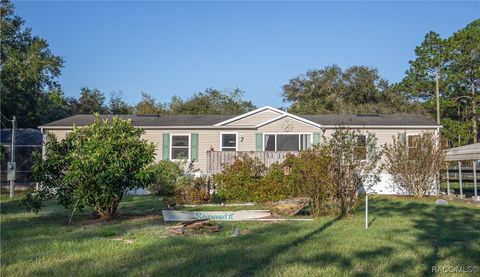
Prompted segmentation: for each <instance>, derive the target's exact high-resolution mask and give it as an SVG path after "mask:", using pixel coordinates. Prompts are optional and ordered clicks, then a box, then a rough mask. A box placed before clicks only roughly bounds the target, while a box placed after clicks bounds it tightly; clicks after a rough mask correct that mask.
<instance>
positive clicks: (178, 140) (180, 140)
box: [172, 136, 188, 146]
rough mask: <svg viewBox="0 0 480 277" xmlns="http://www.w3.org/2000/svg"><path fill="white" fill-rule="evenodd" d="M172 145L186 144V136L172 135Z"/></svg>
mask: <svg viewBox="0 0 480 277" xmlns="http://www.w3.org/2000/svg"><path fill="white" fill-rule="evenodd" d="M172 146H188V136H172Z"/></svg>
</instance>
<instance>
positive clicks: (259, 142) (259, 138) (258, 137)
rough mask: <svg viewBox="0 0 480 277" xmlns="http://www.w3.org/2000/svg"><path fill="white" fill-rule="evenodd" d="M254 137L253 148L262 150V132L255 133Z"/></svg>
mask: <svg viewBox="0 0 480 277" xmlns="http://www.w3.org/2000/svg"><path fill="white" fill-rule="evenodd" d="M255 138H256V143H255V150H257V151H263V134H262V133H256V134H255Z"/></svg>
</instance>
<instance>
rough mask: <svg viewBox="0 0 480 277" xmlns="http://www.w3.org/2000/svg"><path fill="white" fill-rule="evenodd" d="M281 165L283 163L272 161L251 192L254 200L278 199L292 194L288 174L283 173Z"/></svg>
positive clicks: (268, 200)
mask: <svg viewBox="0 0 480 277" xmlns="http://www.w3.org/2000/svg"><path fill="white" fill-rule="evenodd" d="M283 167H284V163H281V164H279V163H274V164H272V165H271V166H270V168H269V169H268V171H267V173H266V174H265V176H264V177H263V178H261V179H260V181H259V183H258V185H257V187H256V188H255V191H254V192H253V193H254V200H255V202H260V203H264V202H271V201H278V200H283V199H286V198H289V197H291V196H293V194H294V189H293V186H292V182H291V180H290V178H289V176H285V175H284V171H283Z"/></svg>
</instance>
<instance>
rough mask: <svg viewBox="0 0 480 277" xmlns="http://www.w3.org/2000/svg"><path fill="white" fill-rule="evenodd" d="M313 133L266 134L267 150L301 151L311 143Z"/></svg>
mask: <svg viewBox="0 0 480 277" xmlns="http://www.w3.org/2000/svg"><path fill="white" fill-rule="evenodd" d="M311 139H312V135H311V134H265V135H264V145H265V147H264V150H265V151H300V150H305V149H307V148H308V147H310V145H311Z"/></svg>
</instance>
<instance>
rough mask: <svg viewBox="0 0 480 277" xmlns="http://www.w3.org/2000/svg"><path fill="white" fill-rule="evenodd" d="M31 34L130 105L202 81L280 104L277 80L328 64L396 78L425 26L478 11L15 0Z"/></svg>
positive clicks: (74, 83)
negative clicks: (146, 96)
mask: <svg viewBox="0 0 480 277" xmlns="http://www.w3.org/2000/svg"><path fill="white" fill-rule="evenodd" d="M14 4H15V5H16V8H17V13H18V14H19V15H20V16H21V17H23V18H24V19H25V20H26V25H27V26H29V27H32V29H33V33H34V34H36V35H39V36H41V37H43V38H45V39H47V41H48V42H49V43H50V47H51V49H52V51H53V52H54V53H55V54H56V55H60V56H62V57H63V58H64V59H65V67H64V68H63V70H62V76H61V78H60V82H61V84H62V86H63V88H64V91H65V94H66V95H69V96H75V97H78V96H79V94H80V88H81V87H82V86H89V87H91V88H98V89H100V90H101V91H103V92H104V93H105V94H106V95H107V96H109V95H110V93H111V92H113V91H122V92H123V94H124V96H125V98H126V99H127V101H128V102H130V103H135V102H137V101H138V100H139V99H140V93H141V91H145V92H148V93H150V94H152V95H154V96H155V97H156V98H157V99H158V100H159V101H161V102H167V101H169V100H170V98H171V96H173V95H179V96H181V97H188V96H190V95H192V94H193V93H195V92H198V91H203V90H204V89H205V88H209V87H213V88H219V89H231V88H235V87H238V88H240V89H242V90H244V91H245V98H246V99H249V100H252V101H253V102H254V103H255V104H256V105H257V106H262V105H272V106H277V107H278V106H284V105H285V103H283V102H282V97H281V91H282V86H283V85H284V84H285V83H287V82H288V80H290V79H291V78H294V77H296V76H298V75H299V74H302V73H305V72H306V71H307V70H310V69H315V68H321V67H323V66H326V65H330V64H338V65H340V66H341V67H347V66H350V65H367V66H372V67H377V68H378V69H379V71H380V74H381V75H382V76H383V77H384V78H386V79H387V80H389V81H391V82H396V81H399V80H401V79H402V77H403V74H404V72H405V70H406V69H407V68H408V61H409V60H410V59H412V58H413V57H414V48H415V46H417V45H418V44H420V43H421V41H422V39H423V37H424V35H425V34H426V33H427V32H428V31H430V30H433V31H436V32H438V33H440V35H441V36H442V37H448V36H449V35H451V34H452V33H453V32H455V31H456V30H458V29H460V28H462V27H464V26H465V25H466V24H468V23H469V22H471V21H473V20H474V19H477V18H480V1H471V2H458V1H456V2H445V1H442V2H432V1H428V2H412V1H409V2H391V1H388V2H379V1H376V2H360V1H355V2H110V1H109V2H69V1H63V2H23V1H22V2H14Z"/></svg>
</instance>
